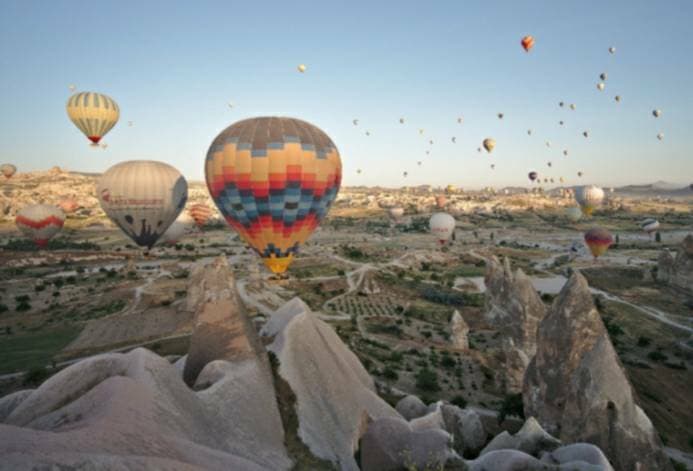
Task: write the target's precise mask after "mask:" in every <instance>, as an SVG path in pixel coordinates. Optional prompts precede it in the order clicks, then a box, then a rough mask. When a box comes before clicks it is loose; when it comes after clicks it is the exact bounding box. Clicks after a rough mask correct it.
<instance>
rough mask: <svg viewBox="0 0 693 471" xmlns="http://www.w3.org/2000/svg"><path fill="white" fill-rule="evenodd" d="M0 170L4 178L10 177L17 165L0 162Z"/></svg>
mask: <svg viewBox="0 0 693 471" xmlns="http://www.w3.org/2000/svg"><path fill="white" fill-rule="evenodd" d="M0 172H2V175H3V176H4V177H5V178H7V179H9V178H12V175H14V174H15V173H17V167H15V166H14V165H12V164H2V165H0Z"/></svg>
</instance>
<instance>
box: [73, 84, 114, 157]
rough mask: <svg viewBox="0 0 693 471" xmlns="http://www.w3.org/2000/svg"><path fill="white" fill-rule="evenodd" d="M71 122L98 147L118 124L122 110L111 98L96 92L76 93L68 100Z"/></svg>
mask: <svg viewBox="0 0 693 471" xmlns="http://www.w3.org/2000/svg"><path fill="white" fill-rule="evenodd" d="M67 115H68V116H69V117H70V120H72V122H73V123H74V124H75V126H77V127H78V128H79V130H80V131H82V132H83V133H84V135H85V136H87V138H88V139H89V140H90V141H91V142H92V144H94V145H96V144H98V143H99V141H100V140H101V138H102V137H103V136H105V135H106V133H107V132H108V131H110V130H111V129H112V128H113V126H115V125H116V123H117V122H118V118H119V117H120V109H119V108H118V104H117V103H116V102H115V101H114V100H113V99H112V98H110V97H108V96H106V95H102V94H101V93H94V92H80V93H75V94H74V95H72V96H71V97H70V98H69V99H68V100H67Z"/></svg>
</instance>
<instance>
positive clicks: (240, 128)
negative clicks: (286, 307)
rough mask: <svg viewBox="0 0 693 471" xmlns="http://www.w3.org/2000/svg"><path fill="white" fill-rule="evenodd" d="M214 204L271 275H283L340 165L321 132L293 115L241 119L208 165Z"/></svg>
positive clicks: (321, 212)
mask: <svg viewBox="0 0 693 471" xmlns="http://www.w3.org/2000/svg"><path fill="white" fill-rule="evenodd" d="M205 175H206V179H207V187H208V188H209V192H210V194H211V195H212V199H213V200H214V203H215V204H216V205H217V207H218V208H219V211H221V213H222V214H223V215H224V217H225V218H226V221H227V222H228V223H229V225H231V227H233V228H234V229H235V230H236V231H237V232H238V233H239V234H240V236H241V238H242V239H243V240H245V242H246V243H247V244H248V245H250V246H251V247H252V248H253V249H254V250H255V252H257V254H258V255H259V256H260V257H262V259H263V261H264V262H265V264H266V265H267V267H268V268H269V269H270V270H271V271H272V272H273V273H283V272H285V271H286V269H287V268H288V266H289V264H290V263H291V261H292V260H293V257H294V255H295V254H296V253H297V252H298V250H299V247H300V246H301V244H303V243H304V242H305V241H306V240H307V239H308V237H310V235H311V234H312V233H313V231H314V230H315V228H316V227H317V226H318V225H319V224H320V222H321V221H322V220H323V218H324V217H325V216H326V215H327V212H328V211H329V209H330V206H331V205H332V202H333V201H334V200H335V198H336V197H337V192H338V191H339V187H340V185H341V181H342V161H341V159H340V157H339V152H338V150H337V147H336V146H335V145H334V143H333V142H332V140H331V139H330V138H329V136H328V135H327V134H325V133H324V132H323V131H322V130H320V129H319V128H317V127H316V126H313V125H312V124H310V123H307V122H305V121H301V120H299V119H294V118H277V117H261V118H252V119H246V120H243V121H239V122H237V123H235V124H232V125H231V126H229V127H228V128H226V129H225V130H224V131H222V132H221V133H220V134H219V135H218V136H217V137H216V138H215V139H214V141H213V142H212V145H211V146H210V148H209V151H208V152H207V160H206V164H205Z"/></svg>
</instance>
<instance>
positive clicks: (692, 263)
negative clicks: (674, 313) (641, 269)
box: [657, 234, 693, 294]
mask: <svg viewBox="0 0 693 471" xmlns="http://www.w3.org/2000/svg"><path fill="white" fill-rule="evenodd" d="M657 281H659V282H661V283H668V284H670V285H671V286H674V287H675V288H679V289H681V290H683V291H686V292H687V293H689V294H693V235H692V234H688V235H687V236H686V238H685V239H683V242H682V243H681V246H680V247H679V248H678V250H677V252H676V257H672V256H671V254H670V253H669V251H668V250H662V252H660V254H659V259H658V263H657Z"/></svg>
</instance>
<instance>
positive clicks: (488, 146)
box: [483, 137, 496, 154]
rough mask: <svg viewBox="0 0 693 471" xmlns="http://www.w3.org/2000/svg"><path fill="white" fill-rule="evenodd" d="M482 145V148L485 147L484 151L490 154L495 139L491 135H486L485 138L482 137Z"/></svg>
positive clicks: (494, 144) (494, 145)
mask: <svg viewBox="0 0 693 471" xmlns="http://www.w3.org/2000/svg"><path fill="white" fill-rule="evenodd" d="M483 145H484V149H486V152H488V153H489V154H490V153H491V152H493V149H494V148H495V147H496V140H495V139H493V138H491V137H487V138H486V139H484V142H483Z"/></svg>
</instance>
